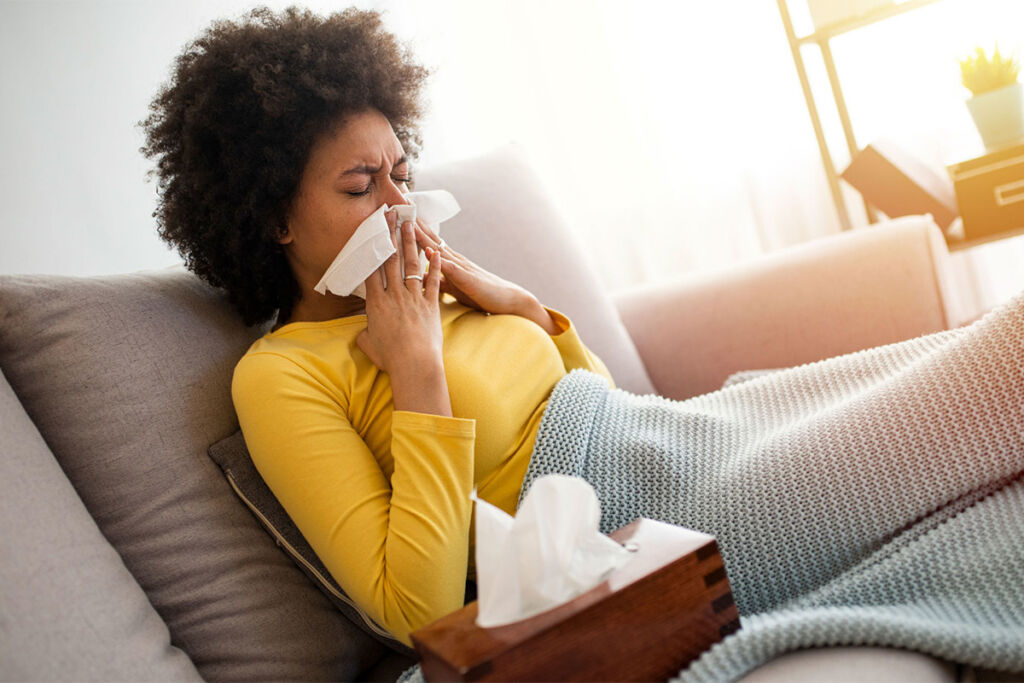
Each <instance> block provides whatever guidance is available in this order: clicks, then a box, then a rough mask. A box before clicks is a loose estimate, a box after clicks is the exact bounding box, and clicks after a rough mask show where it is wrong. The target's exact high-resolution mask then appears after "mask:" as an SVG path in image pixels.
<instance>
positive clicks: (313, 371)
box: [146, 10, 608, 642]
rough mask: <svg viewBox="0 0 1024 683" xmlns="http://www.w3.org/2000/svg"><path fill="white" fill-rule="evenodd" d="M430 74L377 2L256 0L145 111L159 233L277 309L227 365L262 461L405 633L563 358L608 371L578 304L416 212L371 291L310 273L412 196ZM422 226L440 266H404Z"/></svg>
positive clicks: (317, 536)
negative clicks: (547, 295)
mask: <svg viewBox="0 0 1024 683" xmlns="http://www.w3.org/2000/svg"><path fill="white" fill-rule="evenodd" d="M354 55H372V58H361V57H360V58H355V57H353V56H354ZM425 75H426V74H425V72H424V70H423V69H421V68H420V67H418V66H415V65H413V64H412V63H411V62H410V61H409V58H408V56H407V55H406V54H405V53H404V52H403V51H402V50H401V49H400V48H399V46H398V45H397V44H396V42H395V40H394V38H393V37H392V36H390V35H388V34H386V33H384V32H383V30H382V29H381V25H380V19H379V17H378V16H377V15H376V14H374V13H370V12H358V11H354V10H349V11H346V12H344V13H341V14H339V15H334V16H332V17H330V18H328V19H325V20H322V19H319V18H317V17H314V16H312V15H310V14H308V13H303V12H298V11H295V10H289V11H288V12H286V13H284V14H283V15H280V16H278V15H274V14H272V13H270V12H268V11H265V10H259V11H256V12H254V13H253V14H252V15H251V16H250V17H249V18H248V19H247V20H246V21H244V22H241V23H238V24H232V23H226V22H223V23H219V24H216V25H215V26H214V27H213V28H212V29H211V30H210V31H209V32H208V33H207V34H206V35H204V36H202V37H201V38H199V40H197V41H196V42H195V43H194V44H193V45H192V46H190V48H189V49H188V50H187V52H186V53H185V55H184V56H183V57H182V58H181V59H179V62H178V68H177V71H176V73H175V75H174V79H173V80H172V82H171V83H170V84H169V85H168V86H167V87H166V88H165V89H164V91H163V92H162V93H161V94H160V95H159V96H158V97H157V99H156V100H155V102H154V105H153V111H154V113H153V115H152V116H151V117H150V119H149V120H148V121H147V123H146V125H147V131H148V134H149V145H148V146H147V148H146V151H147V152H148V153H149V154H150V155H152V156H156V157H157V158H158V159H159V167H158V173H159V175H160V177H161V184H162V189H163V192H162V202H161V205H160V208H159V211H158V217H159V219H160V230H161V235H162V236H163V237H164V238H165V239H167V240H168V241H170V242H171V243H172V244H175V245H176V246H177V247H178V248H179V249H180V250H181V253H182V255H183V256H184V258H185V260H186V263H187V264H188V266H189V267H190V268H191V269H192V270H194V271H195V272H196V273H198V274H199V275H200V276H202V277H204V278H205V279H207V280H208V281H209V282H211V283H213V284H215V285H217V286H221V287H224V288H225V289H226V290H227V292H228V295H229V296H230V297H231V300H232V301H233V303H234V304H235V306H236V307H237V308H238V309H239V311H240V313H241V314H242V316H243V318H244V319H245V320H246V322H247V323H251V324H254V323H258V322H262V321H264V320H267V319H269V318H271V317H272V316H274V315H275V313H276V316H277V321H276V325H275V326H274V328H273V330H272V331H271V332H270V333H269V334H268V335H267V336H266V337H264V338H263V339H261V340H260V341H258V342H257V343H256V344H255V345H254V346H253V347H252V348H251V349H250V351H249V353H247V354H246V356H245V357H244V358H243V359H242V361H241V362H240V363H239V365H238V367H237V369H236V373H235V378H234V382H233V396H234V400H235V405H236V409H237V412H238V414H239V421H240V423H241V426H242V430H243V432H244V434H245V438H246V443H247V444H248V446H249V450H250V453H251V454H252V457H253V460H254V462H255V463H256V465H257V467H258V468H259V470H260V473H261V474H262V476H263V477H264V479H265V480H266V481H267V483H268V485H269V486H270V487H271V489H272V490H273V491H274V493H275V495H276V496H277V497H278V499H279V500H280V501H281V502H282V504H283V505H284V507H285V509H286V510H287V511H288V513H289V515H290V516H291V517H292V518H293V519H294V520H295V522H296V524H297V525H298V527H299V528H300V529H301V530H302V532H303V534H304V535H305V536H306V538H307V539H308V540H309V541H310V544H311V545H312V547H313V548H314V550H315V551H316V552H317V554H318V555H319V556H320V558H321V559H322V560H323V561H324V564H325V565H326V566H327V567H328V569H329V570H330V571H331V573H332V575H333V576H334V577H335V579H336V580H337V581H338V582H339V584H340V585H341V586H342V587H343V588H344V589H345V590H346V592H348V593H349V595H350V596H351V597H353V599H354V600H355V601H356V602H357V604H359V605H360V606H361V607H362V609H363V610H364V611H366V612H367V613H368V614H369V615H370V616H371V617H372V618H373V619H374V620H375V621H377V622H378V623H380V624H381V625H383V626H385V627H386V628H387V629H388V630H390V631H391V632H392V633H393V634H395V635H396V636H397V637H398V638H400V639H401V640H403V641H405V642H408V633H409V632H410V631H411V630H413V629H415V628H417V627H419V626H422V625H424V624H426V623H429V622H430V621H432V620H434V619H436V618H437V617H439V616H441V615H443V614H446V613H448V612H451V611H452V610H454V609H456V608H458V607H460V606H461V605H462V604H463V598H464V592H465V583H466V576H467V568H468V565H469V562H470V558H471V557H472V554H471V552H470V546H469V543H468V539H469V538H470V533H469V532H470V520H471V511H472V503H471V501H470V499H469V493H470V491H471V490H472V489H473V487H474V486H476V487H478V490H479V493H480V495H481V496H482V497H484V498H485V499H487V500H489V501H491V502H493V503H495V504H496V505H499V506H501V507H502V508H503V509H505V510H506V511H508V512H509V513H514V512H515V505H516V500H517V498H518V496H519V490H520V487H521V484H522V479H523V473H524V472H525V470H526V467H527V465H528V463H529V457H530V449H531V446H532V443H533V435H534V433H535V432H536V428H537V424H538V422H539V419H540V416H541V414H542V412H543V403H544V400H545V398H546V396H547V395H548V394H549V393H550V392H551V389H552V388H553V387H554V385H555V383H556V382H557V381H558V379H560V378H561V377H562V376H563V375H564V374H565V373H566V371H567V369H572V368H587V369H591V370H594V371H596V372H600V373H601V374H603V375H605V376H608V371H607V370H606V369H605V367H604V365H603V363H602V362H601V361H600V360H599V359H598V358H597V357H596V356H594V355H593V354H591V353H590V352H589V351H588V350H587V349H586V348H585V347H584V346H583V344H582V343H581V342H580V340H579V338H578V336H577V335H576V332H575V329H574V328H573V327H572V326H571V324H570V323H569V321H568V320H566V319H565V318H564V317H563V316H561V315H560V314H558V313H555V312H553V311H548V310H546V309H545V308H544V307H543V306H541V305H540V303H538V301H537V300H536V298H535V297H533V296H532V295H531V294H530V293H529V292H527V291H525V290H524V289H522V288H521V287H518V286H516V285H514V284H512V283H509V282H507V281H504V280H502V279H500V278H498V277H496V276H494V275H492V274H490V273H487V272H485V271H484V270H482V269H480V268H479V267H477V266H476V265H475V264H473V263H471V262H470V261H468V260H467V259H465V258H464V257H462V256H461V255H460V254H459V253H457V252H456V251H454V250H452V249H451V248H450V247H448V246H447V245H445V246H441V243H440V240H439V239H437V237H436V235H434V234H432V233H431V232H430V231H429V230H428V229H426V228H425V226H421V225H412V224H409V223H407V224H406V225H403V226H400V227H401V231H400V232H399V233H398V236H399V238H400V240H401V244H400V246H401V249H400V254H396V255H395V256H394V257H393V258H392V259H390V260H388V261H387V262H386V263H385V264H384V265H383V266H381V268H380V270H379V273H378V274H377V275H376V276H374V277H371V278H370V279H369V280H368V281H367V282H366V301H365V302H364V301H363V300H362V299H360V298H359V297H357V296H348V297H337V296H334V295H327V296H323V295H320V294H318V293H316V292H315V291H314V290H313V286H314V285H315V284H316V283H317V282H318V281H319V280H320V278H321V276H322V275H323V274H324V272H325V270H326V269H327V267H328V265H330V263H331V261H332V260H333V259H334V257H335V256H336V255H337V254H338V252H339V251H340V250H341V248H342V246H343V245H344V244H345V243H346V241H347V240H348V238H349V236H351V234H352V233H353V232H354V231H355V229H356V228H357V227H358V226H359V224H360V223H361V222H362V221H363V220H364V219H365V218H366V217H367V216H369V215H370V214H372V213H373V212H374V211H375V210H376V209H377V208H378V207H380V206H381V205H382V204H388V205H395V204H402V203H405V199H404V198H403V194H404V193H406V192H407V191H408V189H409V183H410V181H411V164H410V159H409V156H410V155H411V154H413V153H415V151H416V149H417V139H418V138H417V131H416V128H415V126H414V123H415V120H416V117H417V116H418V115H419V102H418V98H419V95H420V89H421V86H422V84H423V81H424V78H425ZM215 150H216V151H217V152H219V154H214V151H215ZM389 225H391V227H392V228H394V227H396V226H395V225H394V215H393V214H392V215H389ZM417 247H421V248H423V249H425V250H426V253H427V254H428V256H429V259H430V266H429V270H428V272H427V274H426V276H425V277H424V279H423V280H422V281H420V280H417V279H413V278H406V279H405V280H404V282H403V281H402V280H401V277H400V276H399V265H398V258H400V257H401V258H405V259H406V261H407V263H408V267H407V271H408V272H415V271H416V270H418V267H419V266H418V256H417V253H416V248H417ZM381 275H386V277H387V282H391V283H397V282H401V283H402V284H401V286H392V287H387V288H386V289H385V287H384V286H383V282H382V279H381ZM440 292H445V293H448V294H450V295H452V296H451V298H448V297H445V298H444V299H440V297H439V293H440ZM456 300H457V301H456ZM442 343H443V348H442ZM442 351H443V353H442ZM524 368H528V376H524V373H523V369H524ZM498 392H500V393H498ZM453 415H454V416H453ZM426 566H429V567H430V569H429V570H427V571H425V570H424V567H426Z"/></svg>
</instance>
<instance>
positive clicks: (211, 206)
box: [140, 7, 427, 325]
mask: <svg viewBox="0 0 1024 683" xmlns="http://www.w3.org/2000/svg"><path fill="white" fill-rule="evenodd" d="M426 77H427V70H426V69H424V68H423V67H422V66H420V65H418V64H416V63H415V62H414V61H413V60H412V57H411V55H410V54H409V53H408V51H407V50H406V49H405V48H403V47H402V46H401V45H399V43H398V42H397V41H396V39H395V37H394V36H393V35H391V34H390V33H388V32H386V31H385V30H384V29H383V27H382V22H381V17H380V15H379V14H378V13H376V12H371V11H361V10H357V9H354V8H350V9H347V10H345V11H343V12H339V13H335V14H332V15H330V16H329V17H326V18H324V17H319V16H316V15H314V14H312V13H311V12H309V11H308V10H299V9H296V8H294V7H292V8H289V9H287V10H285V11H283V12H281V13H279V14H275V13H274V12H272V11H270V10H269V9H267V8H265V7H263V8H258V9H255V10H253V11H252V12H250V13H249V14H248V15H246V16H245V17H243V19H242V20H240V21H237V22H236V21H227V20H222V21H217V22H214V23H213V24H212V25H211V26H210V27H209V28H208V29H206V31H205V32H204V33H203V34H202V35H200V36H199V38H197V39H196V40H195V41H193V42H192V43H190V44H189V45H188V46H187V47H186V48H185V51H184V52H183V53H182V54H181V55H180V56H179V57H178V58H177V60H176V61H175V64H174V68H173V71H172V74H171V79H170V81H169V82H168V83H166V84H165V85H164V86H163V87H162V88H161V89H160V91H159V93H157V96H156V97H155V98H154V99H153V101H152V103H151V104H150V107H149V108H150V114H149V116H148V118H146V120H145V121H142V122H141V123H140V125H141V126H142V127H143V129H144V132H145V135H146V144H145V146H144V147H142V149H141V151H142V153H143V154H145V155H146V156H147V157H149V158H150V159H153V160H154V161H155V168H154V169H153V170H152V171H150V175H151V176H152V175H153V174H155V175H156V176H157V178H158V191H159V195H160V199H159V202H158V205H157V209H156V211H155V212H154V213H153V216H154V217H155V218H156V219H157V225H158V232H159V234H160V237H161V238H162V239H163V240H164V241H166V242H168V243H169V244H171V245H173V246H174V247H176V248H177V250H178V252H179V253H180V254H181V255H182V257H183V258H184V259H185V265H186V266H187V267H188V268H189V270H191V271H192V272H194V273H196V274H197V275H198V276H199V277H201V278H202V279H204V280H205V281H207V282H209V283H210V284H212V285H214V286H216V287H221V288H223V289H225V290H226V291H227V294H228V297H229V299H230V301H231V303H232V304H233V305H234V306H235V308H237V309H238V311H239V313H240V314H241V316H242V319H243V320H244V321H245V323H246V324H247V325H254V324H256V323H260V322H264V321H266V320H269V319H271V318H272V317H273V316H274V314H275V313H277V314H278V316H279V318H280V319H284V318H285V317H287V315H288V314H289V313H290V311H291V308H292V306H293V305H294V303H295V301H296V300H297V299H298V294H299V292H298V285H297V284H296V282H295V279H294V277H293V276H292V273H291V270H290V269H289V267H288V262H287V261H286V259H285V256H284V252H283V251H282V249H281V247H280V245H279V244H278V243H277V238H278V237H279V236H280V235H281V234H282V233H283V232H284V230H285V227H286V217H287V214H288V209H289V206H290V204H291V201H292V199H293V197H294V195H295V193H296V191H297V188H298V185H299V180H300V179H301V177H302V172H303V169H304V168H305V165H306V162H307V160H308V157H309V153H310V150H311V148H312V146H313V144H314V142H315V141H316V140H317V139H318V138H319V137H321V136H322V135H324V134H325V133H327V132H329V131H330V130H331V129H332V127H333V126H335V125H336V124H337V123H338V121H339V120H341V119H342V118H343V117H344V116H346V115H348V114H352V113H358V112H361V111H365V110H367V109H370V108H373V109H377V110H378V111H380V112H381V113H382V114H384V116H386V117H387V118H388V120H389V121H390V122H391V125H392V127H393V128H394V130H395V134H396V135H397V136H398V139H399V141H401V143H402V145H403V147H404V148H405V151H406V153H407V154H408V155H409V156H411V157H415V156H416V154H417V152H418V151H419V148H420V134H419V128H418V120H419V118H420V115H421V105H420V95H421V91H422V88H423V84H424V82H425V80H426Z"/></svg>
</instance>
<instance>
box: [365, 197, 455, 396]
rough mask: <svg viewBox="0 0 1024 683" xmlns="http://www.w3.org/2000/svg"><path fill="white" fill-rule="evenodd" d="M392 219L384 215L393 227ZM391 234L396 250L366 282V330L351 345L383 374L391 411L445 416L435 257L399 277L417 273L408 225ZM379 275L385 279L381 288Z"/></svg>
mask: <svg viewBox="0 0 1024 683" xmlns="http://www.w3.org/2000/svg"><path fill="white" fill-rule="evenodd" d="M394 225H395V216H394V213H393V212H391V213H389V215H388V227H389V228H392V229H393V228H394ZM397 233H398V235H397V240H396V231H394V230H393V231H392V240H393V241H394V242H395V248H396V249H397V251H396V252H395V253H394V254H392V255H391V257H390V258H388V260H387V261H385V262H384V263H383V264H382V265H381V267H380V268H378V269H377V270H376V271H375V272H374V273H373V274H372V275H370V277H368V278H367V279H366V329H365V330H363V331H362V332H360V333H359V336H358V337H357V338H356V344H357V345H358V346H359V348H360V349H361V350H362V351H363V353H365V354H366V355H367V356H368V357H369V358H370V361H372V362H373V364H374V365H376V366H377V367H378V368H380V369H381V370H383V371H384V372H386V373H387V374H388V375H389V377H390V380H391V391H392V394H393V397H394V407H395V409H396V410H412V411H416V412H423V413H432V414H435V415H448V416H450V415H451V403H450V400H449V397H448V384H447V381H446V379H445V375H444V360H443V356H442V347H443V344H444V336H443V334H442V331H441V316H440V311H439V309H438V296H439V291H440V290H439V288H440V281H441V266H440V255H439V254H434V255H432V256H431V258H430V271H429V272H428V273H427V274H426V275H425V276H422V278H420V277H419V276H412V277H406V278H405V279H404V280H403V279H402V273H401V270H400V268H399V261H398V259H399V258H403V259H405V272H406V273H418V272H419V268H420V263H419V254H418V253H417V251H416V242H415V233H414V228H413V224H412V223H409V222H407V223H406V224H405V225H403V226H402V227H401V228H400V230H398V231H397ZM383 277H386V278H387V288H386V289H385V287H384V280H383Z"/></svg>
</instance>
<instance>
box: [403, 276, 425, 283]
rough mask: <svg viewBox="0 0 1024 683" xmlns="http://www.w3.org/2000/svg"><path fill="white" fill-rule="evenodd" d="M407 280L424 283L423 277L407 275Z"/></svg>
mask: <svg viewBox="0 0 1024 683" xmlns="http://www.w3.org/2000/svg"><path fill="white" fill-rule="evenodd" d="M405 279H406V280H419V281H420V282H423V276H422V275H406V276H405Z"/></svg>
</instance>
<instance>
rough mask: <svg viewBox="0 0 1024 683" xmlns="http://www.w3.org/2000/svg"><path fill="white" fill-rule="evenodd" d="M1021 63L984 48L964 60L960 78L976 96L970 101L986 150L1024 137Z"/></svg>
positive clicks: (973, 116)
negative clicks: (987, 52)
mask: <svg viewBox="0 0 1024 683" xmlns="http://www.w3.org/2000/svg"><path fill="white" fill-rule="evenodd" d="M1019 72H1020V64H1019V63H1018V62H1017V59H1016V57H1014V56H1013V55H1010V56H1008V57H1007V56H1003V55H1001V54H999V47H998V46H996V48H995V50H993V52H992V54H991V56H989V55H988V54H986V53H985V50H984V49H982V48H980V47H979V48H977V49H975V51H974V54H973V55H971V56H968V57H967V58H966V59H962V60H960V77H961V80H962V81H963V84H964V86H965V87H966V88H967V89H968V90H970V91H971V94H972V95H974V96H973V97H972V98H971V99H969V100H967V109H968V111H970V112H971V117H972V118H973V119H974V125H975V126H976V127H977V128H978V133H980V134H981V140H982V142H983V143H985V149H986V150H992V149H994V148H996V147H1001V146H1003V145H1006V144H1008V143H1011V142H1015V141H1017V140H1020V139H1021V138H1024V86H1022V85H1021V84H1020V83H1018V82H1017V74H1018V73H1019Z"/></svg>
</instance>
